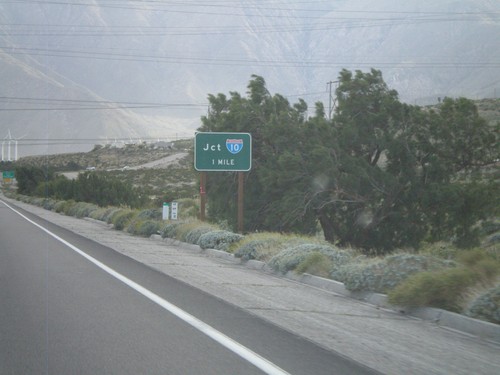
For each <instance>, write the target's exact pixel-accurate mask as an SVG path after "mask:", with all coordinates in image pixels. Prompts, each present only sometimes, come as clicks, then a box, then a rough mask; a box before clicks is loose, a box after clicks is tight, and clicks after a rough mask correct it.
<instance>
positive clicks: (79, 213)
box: [67, 202, 99, 218]
mask: <svg viewBox="0 0 500 375" xmlns="http://www.w3.org/2000/svg"><path fill="white" fill-rule="evenodd" d="M98 208H99V207H98V206H97V205H95V204H93V203H85V202H77V203H75V204H73V205H71V207H70V208H69V209H68V211H67V215H69V216H75V217H78V218H82V217H87V216H89V214H90V213H91V212H92V211H95V210H97V209H98Z"/></svg>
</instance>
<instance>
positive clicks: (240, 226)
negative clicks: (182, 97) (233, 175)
mask: <svg viewBox="0 0 500 375" xmlns="http://www.w3.org/2000/svg"><path fill="white" fill-rule="evenodd" d="M243 184H244V174H243V172H238V232H240V233H241V234H243Z"/></svg>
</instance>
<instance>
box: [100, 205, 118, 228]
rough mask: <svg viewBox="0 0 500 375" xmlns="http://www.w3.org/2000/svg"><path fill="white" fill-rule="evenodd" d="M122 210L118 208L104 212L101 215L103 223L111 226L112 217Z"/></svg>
mask: <svg viewBox="0 0 500 375" xmlns="http://www.w3.org/2000/svg"><path fill="white" fill-rule="evenodd" d="M121 210H122V208H119V207H111V208H109V209H108V211H106V213H105V214H104V215H103V218H102V219H103V221H105V222H106V223H108V224H111V223H112V221H113V216H114V215H115V214H116V213H117V212H120V211H121Z"/></svg>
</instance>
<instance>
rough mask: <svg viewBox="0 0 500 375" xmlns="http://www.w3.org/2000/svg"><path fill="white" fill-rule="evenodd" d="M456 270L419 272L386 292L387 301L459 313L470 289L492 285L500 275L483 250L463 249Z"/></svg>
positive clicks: (494, 261) (499, 265)
mask: <svg viewBox="0 0 500 375" xmlns="http://www.w3.org/2000/svg"><path fill="white" fill-rule="evenodd" d="M457 262H458V263H459V265H458V266H457V267H456V268H452V269H444V270H437V271H429V272H421V273H418V274H415V275H413V276H410V277H409V278H408V279H407V280H406V281H405V282H403V283H402V284H401V285H398V286H397V287H396V288H395V289H393V290H392V291H390V292H389V295H388V297H389V302H390V303H392V304H395V305H400V306H410V307H414V306H430V307H437V308H441V309H445V310H449V311H454V312H462V311H463V310H464V309H465V306H466V304H467V296H468V294H469V293H470V290H471V289H473V288H475V287H477V286H478V285H484V286H487V285H490V286H491V285H492V284H493V283H494V282H495V280H496V279H497V278H498V277H499V276H500V261H498V260H497V259H495V258H493V257H492V256H491V255H490V254H488V253H487V252H486V251H484V250H483V249H475V250H464V251H462V252H461V253H460V254H458V255H457Z"/></svg>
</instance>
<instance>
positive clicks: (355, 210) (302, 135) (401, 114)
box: [200, 69, 499, 252]
mask: <svg viewBox="0 0 500 375" xmlns="http://www.w3.org/2000/svg"><path fill="white" fill-rule="evenodd" d="M248 89H249V91H248V93H247V94H248V96H247V97H246V98H245V97H242V96H241V95H239V94H237V93H231V97H230V98H229V99H228V98H226V97H225V96H224V95H222V94H219V95H218V96H212V95H211V96H209V101H210V110H209V114H208V116H207V117H204V118H203V119H202V121H203V126H202V128H200V130H202V131H245V132H250V133H251V134H252V136H253V139H254V150H253V157H254V160H253V169H252V171H251V172H250V173H248V174H247V180H246V189H245V191H246V203H245V211H246V216H245V223H247V224H248V225H249V229H250V230H277V231H296V232H300V233H313V232H314V231H315V229H316V225H317V223H319V224H320V226H321V228H322V230H323V233H324V235H325V238H326V239H327V240H328V241H330V242H334V243H339V244H341V245H352V246H355V247H358V248H362V249H365V250H366V251H368V252H373V251H375V252H386V251H391V250H392V249H394V248H396V247H408V246H411V247H415V248H416V247H418V246H419V244H420V242H421V241H422V240H424V239H429V240H438V239H448V238H451V237H454V238H455V241H456V243H457V244H458V245H460V246H463V247H467V246H473V245H474V244H475V243H477V230H476V229H475V228H474V225H475V223H476V222H477V221H478V220H479V219H484V218H486V217H488V215H492V214H493V213H494V212H495V210H496V212H498V203H496V204H491V203H492V201H494V197H495V191H497V190H498V183H496V182H495V181H494V180H492V178H491V175H485V174H482V173H481V168H482V167H484V166H486V165H489V164H491V163H493V161H494V160H496V159H498V158H499V152H498V150H499V149H498V147H499V146H498V139H497V135H496V134H498V128H491V127H489V126H488V125H487V124H486V123H485V121H484V120H482V119H481V118H480V117H479V116H478V113H477V109H476V108H475V106H474V105H473V103H472V102H471V101H469V100H467V99H463V98H460V99H456V100H454V99H449V98H445V99H444V100H443V102H442V103H441V104H440V106H438V107H437V108H435V109H432V110H430V109H427V108H421V107H417V106H410V105H406V104H403V103H401V102H400V101H399V99H398V94H397V92H396V91H394V90H391V89H390V88H389V87H388V86H387V85H386V83H385V82H384V80H383V77H382V74H381V72H380V71H378V70H374V69H372V70H371V71H370V72H367V73H363V72H361V71H356V72H354V73H352V72H349V71H347V70H343V71H341V72H340V75H339V86H338V88H337V92H336V94H337V98H338V106H337V108H336V110H335V115H334V118H333V119H332V120H331V121H329V120H327V119H326V118H325V111H324V106H323V105H322V104H321V103H317V104H316V109H315V115H314V116H313V117H311V118H309V119H306V117H305V113H306V111H307V106H306V105H305V102H303V101H299V102H298V103H296V104H295V105H293V106H291V105H290V104H289V103H288V101H287V100H286V99H285V98H284V97H282V96H281V95H278V94H275V95H271V94H270V93H269V92H268V90H267V88H266V87H265V82H264V80H263V79H262V78H261V77H257V76H253V77H252V80H251V81H250V83H249V85H248ZM236 188H237V183H236V174H234V173H227V172H224V173H217V174H213V175H211V176H210V177H209V188H208V196H209V213H210V215H211V216H212V218H214V219H215V220H227V221H228V222H229V223H234V221H235V220H234V218H235V217H236V204H235V202H236Z"/></svg>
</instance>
